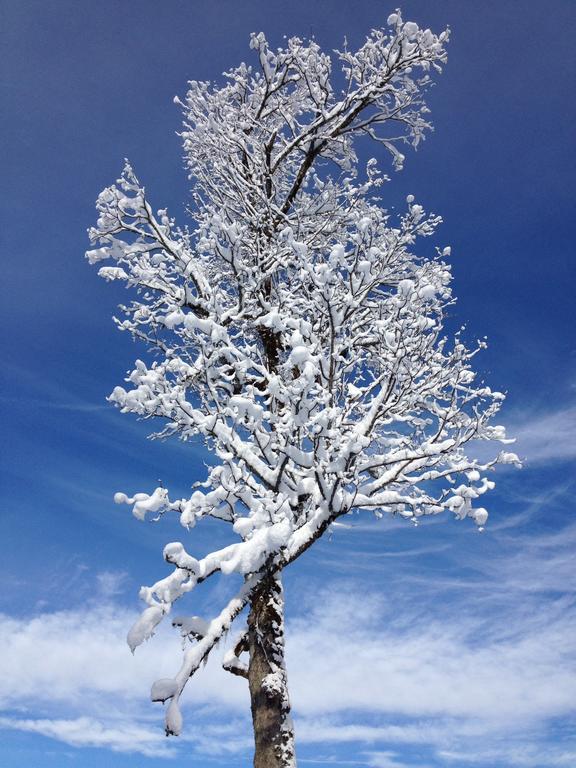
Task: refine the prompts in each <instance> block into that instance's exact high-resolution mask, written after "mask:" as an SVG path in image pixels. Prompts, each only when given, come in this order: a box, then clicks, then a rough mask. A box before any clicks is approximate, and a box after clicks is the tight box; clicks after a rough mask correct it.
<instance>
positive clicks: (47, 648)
mask: <svg viewBox="0 0 576 768" xmlns="http://www.w3.org/2000/svg"><path fill="white" fill-rule="evenodd" d="M402 7H403V13H404V17H405V18H406V19H411V18H413V19H414V20H415V21H417V22H418V23H419V24H420V25H421V26H430V27H431V28H432V29H434V30H435V31H438V30H439V29H440V28H443V27H444V26H446V25H447V24H449V25H450V26H451V27H452V30H453V37H452V42H451V43H450V48H449V62H448V65H447V67H446V70H445V73H444V74H443V75H442V77H441V78H440V79H439V81H438V85H437V87H436V88H434V90H433V92H432V93H431V94H430V98H429V103H430V106H431V107H432V120H433V122H434V124H435V128H436V130H435V132H434V133H433V134H432V135H431V136H429V137H428V138H427V140H426V142H425V143H424V144H423V145H422V147H421V148H420V149H419V150H418V152H417V153H410V154H408V156H407V163H406V169H405V171H404V172H403V173H401V174H395V173H393V172H392V171H390V174H391V176H392V181H391V183H390V184H389V185H388V186H387V187H386V189H385V191H384V198H385V200H384V203H385V205H386V206H387V207H388V208H390V209H393V208H394V206H401V205H402V204H403V200H404V199H405V196H406V194H408V193H412V194H414V195H415V197H416V199H417V200H418V201H419V202H421V203H423V204H424V205H425V206H426V207H427V208H431V209H433V210H435V211H437V212H439V213H441V214H442V215H443V217H444V221H445V223H444V225H443V226H442V228H441V231H440V234H439V244H441V245H445V244H446V243H450V244H451V246H452V257H451V260H452V263H453V268H454V275H455V285H454V288H455V293H456V295H457V296H458V297H459V302H458V305H457V307H456V308H455V313H456V319H457V321H458V322H462V323H466V325H467V328H468V333H469V335H470V337H471V338H475V337H477V336H483V335H484V334H486V335H487V336H488V337H489V342H490V346H489V349H488V350H487V351H486V352H485V353H484V354H483V356H482V357H481V358H478V367H479V368H480V369H481V370H482V372H483V373H484V374H485V376H486V379H487V381H488V382H489V383H490V384H491V385H492V386H493V387H494V388H496V389H503V390H507V391H508V392H509V398H508V401H507V404H506V407H505V410H504V413H503V417H502V418H503V421H505V423H506V424H507V425H508V426H509V429H510V431H511V432H512V433H513V434H516V435H517V436H518V444H517V447H516V450H517V452H518V453H519V454H520V455H521V456H523V457H524V458H525V468H524V469H523V470H522V471H521V472H518V471H515V470H506V471H502V472H500V473H499V476H498V477H497V478H496V479H497V487H496V489H495V490H494V491H493V492H492V494H491V498H490V499H489V500H487V501H488V504H487V506H489V509H490V514H491V518H490V523H489V525H488V527H487V530H486V531H485V532H484V533H483V534H478V532H477V531H476V530H475V528H474V526H472V525H466V524H458V523H456V522H454V521H452V520H449V519H447V518H446V519H444V518H443V519H435V520H433V521H430V522H428V523H427V524H424V525H421V526H420V527H419V528H418V529H415V528H413V527H412V526H411V525H408V524H407V525H405V526H402V525H397V524H392V523H390V522H386V521H382V522H373V521H372V520H371V519H369V518H366V519H364V518H357V519H355V520H354V521H353V522H352V525H351V527H350V528H349V529H343V528H341V529H338V530H337V531H336V532H335V533H334V535H333V536H332V538H331V539H330V540H328V539H326V540H324V541H322V542H321V543H319V544H318V545H317V546H316V547H315V548H314V549H313V551H312V552H310V553H308V554H307V555H306V556H305V557H304V558H303V559H302V560H301V561H299V562H298V563H297V564H295V565H294V566H293V567H292V568H291V569H290V571H289V572H287V574H286V589H287V601H288V605H287V611H288V616H289V619H288V639H287V642H288V648H287V654H288V672H289V678H290V681H291V687H292V696H293V703H294V708H295V716H296V730H297V739H298V747H299V756H300V761H301V764H302V765H311V766H314V765H325V764H333V765H336V766H337V765H348V766H369V767H371V768H408V767H409V766H413V767H414V766H417V768H435V767H436V766H455V767H456V766H458V767H460V766H467V765H470V766H471V768H499V767H500V766H532V767H533V768H548V766H550V767H552V766H567V767H568V768H571V767H572V766H574V765H575V764H576V740H575V738H574V726H575V723H574V714H575V713H574V702H575V701H576V665H575V656H576V654H575V648H574V637H576V609H575V604H574V588H575V586H576V584H575V582H576V573H575V572H576V569H575V568H574V552H575V547H576V521H575V519H574V490H575V485H576V482H575V479H574V471H573V464H574V459H575V457H576V398H575V384H576V354H575V352H576V345H575V341H574V309H573V306H574V299H573V293H574V279H573V278H574V271H575V270H574V265H573V261H572V259H573V222H574V211H573V180H574V178H575V168H574V151H573V131H574V124H575V122H576V114H575V112H576V110H575V106H574V97H573V92H572V89H571V88H570V85H569V83H570V82H571V80H573V76H574V70H575V57H576V56H575V50H576V49H575V47H574V44H573V30H574V29H575V28H576V27H575V24H576V5H575V4H574V3H573V2H571V1H570V0H551V1H550V2H549V3H547V5H546V7H544V6H543V5H542V4H541V3H536V2H532V1H531V0H523V1H522V2H520V0H517V1H514V0H501V1H500V2H492V0H485V1H484V2H482V3H477V2H472V0H467V1H465V0H437V1H436V2H425V1H424V0H412V1H411V2H405V3H404V4H403V6H402ZM392 9H393V6H392V5H390V6H388V5H386V4H384V3H382V2H371V1H369V0H357V1H356V2H354V3H345V2H342V1H340V0H338V1H336V0H316V2H309V1H307V2H303V1H302V0H293V1H292V2H291V3H287V2H279V1H277V0H268V2H264V1H262V2H260V1H259V0H246V2H227V1H225V0H211V2H204V1H203V0H195V2H192V1H191V0H189V1H188V2H184V0H179V1H177V0H168V1H167V2H165V3H155V2H152V0H140V2H138V3H135V2H132V3H121V2H114V1H113V0H100V1H99V2H98V3H91V2H87V0H84V2H78V1H77V0H69V1H67V2H64V0H54V1H53V2H51V3H46V2H43V0H35V1H34V2H32V1H31V0H8V1H7V2H5V3H3V5H2V9H1V10H0V15H1V18H0V28H1V29H2V32H1V33H0V35H1V37H0V46H1V50H0V57H1V60H2V71H1V85H2V91H1V93H2V101H3V104H2V110H1V117H0V121H1V129H2V135H3V141H2V146H1V147H0V153H1V167H2V171H3V181H4V190H5V191H4V194H3V195H2V200H1V206H2V235H1V244H2V252H3V260H2V263H3V268H2V272H3V280H2V293H3V296H2V329H3V342H4V352H3V365H2V386H1V394H0V406H1V408H2V425H3V440H2V447H1V449H0V450H1V452H2V456H1V458H2V490H3V493H2V498H3V502H4V503H3V505H2V512H1V516H0V540H1V542H2V557H1V558H0V583H1V584H2V585H3V589H2V590H1V592H0V643H1V647H2V649H3V650H2V654H1V656H0V681H1V683H0V763H1V764H2V765H3V766H6V768H24V766H26V768H28V766H30V765H35V764H39V763H40V761H42V764H43V765H44V766H46V767H47V768H50V766H58V768H60V767H61V766H62V765H78V766H83V767H84V766H86V768H92V767H93V766H103V765H110V764H113V765H115V766H119V767H120V768H123V767H124V766H126V767H128V766H142V765H144V766H150V768H156V766H170V765H171V764H175V758H176V757H177V756H179V755H180V756H182V755H184V756H187V758H189V761H190V764H191V765H193V764H200V765H206V766H215V768H220V767H222V768H224V767H228V766H237V765H246V764H248V763H249V755H250V749H251V733H250V725H249V722H248V719H247V712H248V709H247V707H248V700H247V695H246V691H245V690H244V681H242V680H239V679H236V678H232V677H231V676H230V675H227V674H226V673H225V672H223V671H220V670H219V668H218V664H217V663H211V664H209V665H208V666H207V668H206V669H205V670H203V671H202V673H201V674H200V675H199V677H198V679H197V680H195V681H193V682H192V684H191V685H190V686H189V688H190V695H189V698H188V703H187V706H186V707H185V710H184V715H185V719H186V723H187V725H186V728H185V732H184V735H183V736H182V737H181V738H180V739H178V740H175V739H172V740H166V739H165V738H164V737H163V734H162V713H161V711H160V706H159V705H152V704H150V703H149V702H148V691H149V686H150V684H151V683H152V682H153V681H154V680H155V679H156V678H158V677H162V676H166V675H170V674H171V673H172V672H173V671H174V670H175V669H176V668H177V666H178V654H179V642H178V640H177V638H175V637H174V636H173V635H172V634H171V632H170V631H169V630H168V629H166V630H162V631H160V632H159V633H158V636H157V637H155V638H154V639H153V640H152V641H151V642H150V643H148V644H147V645H146V646H145V647H144V648H141V649H139V650H138V652H137V653H136V656H135V657H132V656H131V655H130V653H129V651H128V648H127V646H126V645H125V643H124V637H125V633H126V630H127V628H128V627H129V625H130V623H131V620H132V617H133V615H135V613H136V611H137V610H138V601H137V591H138V587H139V586H140V584H147V583H148V584H149V583H152V582H153V581H155V580H156V579H157V578H160V577H161V576H163V575H164V574H165V572H166V571H165V564H164V563H163V561H162V557H161V551H162V547H163V545H164V543H165V542H167V541H170V540H173V539H174V538H179V537H181V532H180V531H179V530H178V529H177V527H176V525H174V524H172V523H171V522H169V521H163V522H162V523H161V524H160V525H151V524H150V525H143V524H140V523H138V522H136V521H135V520H134V519H133V518H131V516H130V514H129V513H127V512H126V508H124V507H117V506H115V505H114V504H113V503H112V496H113V494H114V492H115V491H117V490H124V491H126V492H133V491H139V490H149V489H152V488H154V487H155V486H156V484H157V480H158V479H161V480H162V481H163V482H164V483H165V484H166V485H167V486H168V487H169V488H170V489H171V490H174V495H177V494H179V493H180V494H182V495H184V494H185V493H186V490H187V489H188V488H189V486H190V484H191V483H192V482H193V481H194V480H196V479H198V478H200V477H202V472H203V469H204V464H203V462H204V460H205V459H206V457H205V455H204V453H203V451H202V449H201V447H200V446H196V447H195V446H182V445H179V444H177V443H174V444H172V443H156V442H151V441H148V440H146V433H147V429H146V425H145V424H141V423H138V422H137V421H134V420H131V418H130V417H127V416H122V415H121V414H118V413H117V412H115V411H114V410H113V408H112V407H111V406H109V405H108V404H107V403H106V401H105V397H106V395H107V394H108V393H109V392H110V391H111V390H112V388H113V387H114V386H115V385H116V384H118V383H121V380H122V377H123V375H124V372H125V371H126V370H127V369H128V368H129V367H130V365H131V363H132V361H133V359H134V358H135V357H137V356H138V355H141V354H142V350H140V349H139V348H138V347H137V346H135V345H134V344H133V343H132V342H131V341H130V339H128V338H126V337H124V336H123V335H122V334H119V333H118V332H117V331H116V330H115V329H114V327H113V324H112V322H111V316H112V315H113V313H114V309H115V305H116V304H117V303H118V302H119V301H121V300H122V299H123V297H124V294H123V292H122V291H120V290H118V291H116V290H115V289H114V288H112V287H111V286H110V285H106V284H104V283H103V281H101V280H99V279H98V278H97V276H96V272H95V270H93V269H90V268H89V267H88V265H87V264H86V262H85V261H84V259H83V252H84V250H85V249H86V248H87V247H88V243H87V238H86V228H87V227H88V226H90V225H91V224H92V223H93V221H94V218H95V212H94V200H95V197H96V195H97V193H98V192H99V191H100V190H101V189H102V188H103V187H104V186H106V185H108V184H110V183H111V182H112V181H113V180H114V179H115V178H117V176H118V175H119V173H120V171H121V168H122V164H123V158H124V157H128V158H129V159H130V161H131V163H132V164H133V166H134V168H135V170H136V172H137V173H138V175H139V177H140V179H141V180H142V181H143V183H145V184H146V187H147V190H148V192H149V194H150V197H151V198H152V200H153V201H154V203H155V205H156V206H157V207H160V206H168V207H169V208H170V210H171V212H172V213H173V214H174V215H176V216H178V217H179V218H180V219H181V220H183V219H184V213H183V207H184V203H185V201H186V199H187V194H188V181H187V179H186V177H185V173H184V172H183V170H182V160H181V151H180V143H179V138H178V137H177V135H176V131H177V130H178V128H179V124H180V115H179V113H178V109H177V108H176V107H175V106H174V104H173V102H172V98H173V96H174V95H176V94H180V95H182V94H183V93H184V92H185V89H186V81H187V80H188V79H191V78H194V79H218V78H219V77H220V73H221V72H222V71H223V70H225V69H227V68H228V67H230V66H233V65H235V64H237V63H238V62H239V61H241V60H242V59H246V58H247V57H249V55H250V51H249V49H248V45H247V43H248V35H249V33H250V32H252V31H259V30H261V29H262V30H264V31H265V32H266V34H267V36H268V37H269V39H270V40H271V41H272V43H273V44H275V45H280V44H281V43H282V36H283V35H288V36H289V35H294V34H296V35H300V36H308V35H311V34H313V35H315V37H316V38H317V40H318V41H319V42H320V43H321V44H322V45H323V46H324V47H325V48H327V49H332V48H335V47H338V46H339V45H340V44H341V42H342V39H343V37H344V35H346V36H347V37H348V40H349V42H350V44H351V45H353V44H356V43H359V42H360V40H361V39H362V37H363V35H364V34H365V32H366V31H367V30H369V29H370V28H371V27H373V26H378V25H381V24H383V23H384V21H385V19H386V17H387V15H388V13H389V12H390V11H391V10H392ZM224 535H225V534H224V532H223V531H222V530H221V528H219V527H218V526H217V525H211V524H210V523H207V524H205V525H203V526H200V527H199V528H197V529H195V530H194V531H193V533H192V534H191V536H190V540H189V541H188V542H187V547H188V549H189V550H190V551H192V552H194V553H195V554H204V553H205V552H207V551H210V550H211V549H214V548H216V547H218V546H220V545H221V544H222V543H224V540H225V539H224ZM228 589H229V586H228V585H227V583H226V581H223V582H216V583H215V584H214V585H213V586H212V587H210V588H207V589H206V590H204V589H202V590H199V591H198V594H197V595H195V601H196V602H195V603H194V605H193V607H188V608H186V609H185V610H186V612H189V613H192V612H198V613H200V614H201V615H207V616H209V615H210V612H211V606H217V605H219V604H220V603H221V601H222V598H223V596H224V595H225V594H227V591H228ZM215 661H216V662H217V659H216V660H215Z"/></svg>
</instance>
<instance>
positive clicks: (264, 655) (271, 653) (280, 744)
mask: <svg viewBox="0 0 576 768" xmlns="http://www.w3.org/2000/svg"><path fill="white" fill-rule="evenodd" d="M248 642H249V647H250V648H249V652H250V663H249V667H248V684H249V686H250V701H251V708H252V723H253V726H254V742H255V751H254V768H295V766H296V759H295V755H294V729H293V727H292V718H291V717H290V699H289V697H288V686H287V678H286V667H285V665H284V596H283V591H282V582H281V580H280V575H279V574H271V575H270V576H269V577H267V578H266V579H264V581H263V582H262V583H261V586H260V588H259V589H258V591H257V592H256V593H255V595H254V597H253V598H252V603H251V607H250V614H249V616H248Z"/></svg>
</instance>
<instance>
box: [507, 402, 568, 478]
mask: <svg viewBox="0 0 576 768" xmlns="http://www.w3.org/2000/svg"><path fill="white" fill-rule="evenodd" d="M508 432H509V434H510V435H511V436H512V437H515V438H516V443H515V445H514V448H513V450H514V451H515V452H516V453H517V454H518V455H519V456H520V458H522V459H525V461H526V464H527V465H531V464H539V463H548V462H552V461H558V460H569V459H574V458H576V406H574V405H568V406H563V407H560V408H557V409H554V410H550V411H548V412H547V413H540V414H531V413H524V414H517V415H516V416H515V417H513V419H512V420H511V423H510V425H509V426H508Z"/></svg>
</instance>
